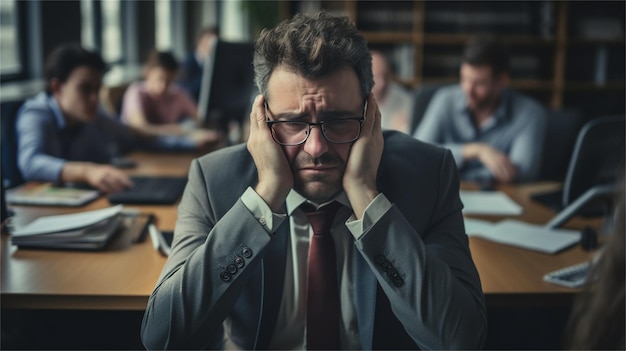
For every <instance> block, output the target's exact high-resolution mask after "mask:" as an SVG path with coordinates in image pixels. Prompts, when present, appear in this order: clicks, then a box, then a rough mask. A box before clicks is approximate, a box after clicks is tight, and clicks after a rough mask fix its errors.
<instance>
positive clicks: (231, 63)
mask: <svg viewBox="0 0 626 351" xmlns="http://www.w3.org/2000/svg"><path fill="white" fill-rule="evenodd" d="M253 54H254V44H253V43H230V42H224V41H219V40H218V41H217V43H216V46H215V48H214V50H212V54H211V55H209V56H208V57H207V61H206V62H205V65H204V67H205V69H204V70H203V75H202V86H201V88H200V97H199V103H198V112H199V114H200V118H201V119H202V121H203V122H202V124H203V126H205V127H210V128H218V129H220V130H223V131H227V130H228V126H229V123H231V122H237V123H240V124H241V123H242V122H243V121H244V118H246V116H247V115H248V114H249V112H250V107H251V102H252V100H253V98H254V97H253V93H254V91H255V89H254V70H253V66H252V57H253Z"/></svg>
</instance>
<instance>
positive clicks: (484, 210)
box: [459, 190, 522, 216]
mask: <svg viewBox="0 0 626 351" xmlns="http://www.w3.org/2000/svg"><path fill="white" fill-rule="evenodd" d="M459 195H460V196H461V201H463V205H464V208H463V213H465V214H480V215H507V216H511V215H520V214H522V207H521V206H520V205H518V204H517V203H516V202H515V201H513V200H511V198H509V197H508V196H507V195H506V194H505V193H503V192H501V191H467V190H461V191H460V192H459Z"/></svg>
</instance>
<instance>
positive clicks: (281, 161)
mask: <svg viewBox="0 0 626 351" xmlns="http://www.w3.org/2000/svg"><path fill="white" fill-rule="evenodd" d="M264 103H265V99H264V97H263V96H262V95H258V96H257V97H256V99H255V100H254V104H253V105H252V112H251V113H250V136H249V137H248V144H247V145H248V151H249V152H250V154H251V155H252V159H253V160H254V164H255V165H256V168H257V171H258V173H259V183H258V184H257V185H256V187H255V189H254V190H255V191H256V192H257V194H259V196H261V198H263V200H265V202H266V203H267V204H268V205H269V207H270V208H271V209H272V211H274V212H278V210H279V209H280V206H281V205H282V204H283V203H284V202H285V199H286V198H287V194H289V190H291V188H292V187H293V174H292V173H291V168H290V167H289V163H288V162H287V157H286V156H285V153H284V151H283V149H282V147H281V146H280V145H278V144H277V143H276V142H274V139H272V132H271V131H270V129H269V127H268V126H267V123H266V117H265V106H264Z"/></svg>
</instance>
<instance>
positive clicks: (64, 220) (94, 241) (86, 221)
mask: <svg viewBox="0 0 626 351" xmlns="http://www.w3.org/2000/svg"><path fill="white" fill-rule="evenodd" d="M121 211H122V205H117V206H114V207H109V208H105V209H101V210H95V211H88V212H80V213H73V214H66V215H56V216H46V217H40V218H38V219H36V220H34V221H33V222H31V223H30V224H28V225H26V226H24V227H22V228H19V229H16V230H14V231H13V232H12V233H11V243H12V244H14V245H18V246H21V247H38V248H59V249H91V250H96V249H101V248H103V247H104V246H105V245H106V244H107V243H108V242H109V240H110V239H111V238H112V237H113V235H114V234H115V233H116V232H117V231H118V229H119V228H120V226H121V224H122V222H123V219H122V217H121Z"/></svg>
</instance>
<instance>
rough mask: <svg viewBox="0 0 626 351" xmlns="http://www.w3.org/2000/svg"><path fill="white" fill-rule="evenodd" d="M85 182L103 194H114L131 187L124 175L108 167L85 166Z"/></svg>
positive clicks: (128, 179)
mask: <svg viewBox="0 0 626 351" xmlns="http://www.w3.org/2000/svg"><path fill="white" fill-rule="evenodd" d="M86 167H87V168H86V169H85V180H86V181H87V183H89V185H91V186H93V187H95V188H97V189H98V190H100V191H102V192H105V193H114V192H117V191H122V190H124V189H127V188H130V187H132V186H133V183H132V182H131V181H130V178H129V177H128V176H127V175H126V173H124V172H122V171H120V170H119V169H117V168H115V167H113V166H109V165H97V164H92V165H88V166H86Z"/></svg>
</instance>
